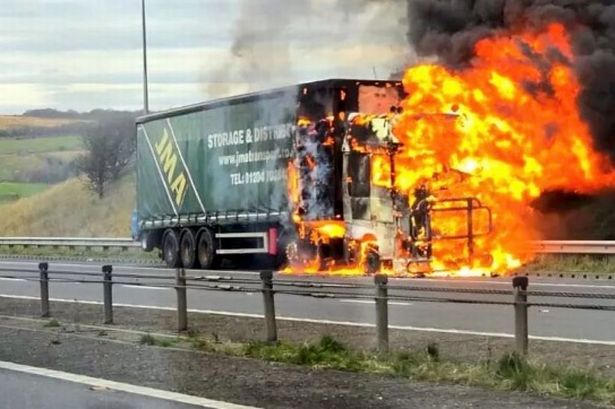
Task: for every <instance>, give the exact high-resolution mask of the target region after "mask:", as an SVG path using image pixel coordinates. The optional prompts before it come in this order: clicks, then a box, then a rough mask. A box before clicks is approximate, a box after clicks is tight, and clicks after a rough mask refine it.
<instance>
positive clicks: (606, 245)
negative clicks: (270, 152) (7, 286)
mask: <svg viewBox="0 0 615 409" xmlns="http://www.w3.org/2000/svg"><path fill="white" fill-rule="evenodd" d="M0 246H7V247H15V246H21V247H53V248H57V247H68V248H77V247H79V248H93V247H96V248H101V249H103V250H108V249H111V248H121V249H123V250H128V249H130V248H140V247H141V243H139V242H136V241H134V240H133V239H131V238H129V237H125V238H114V237H110V238H104V237H103V238H98V237H0ZM528 250H530V251H532V252H533V253H541V254H597V255H608V254H615V241H614V240H539V241H531V242H529V243H528Z"/></svg>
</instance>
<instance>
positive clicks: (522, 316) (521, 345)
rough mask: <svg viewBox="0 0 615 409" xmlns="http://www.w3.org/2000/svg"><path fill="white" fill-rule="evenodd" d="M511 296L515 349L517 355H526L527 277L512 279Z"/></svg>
mask: <svg viewBox="0 0 615 409" xmlns="http://www.w3.org/2000/svg"><path fill="white" fill-rule="evenodd" d="M512 284H513V296H514V303H515V349H516V351H517V353H518V354H519V355H522V356H525V355H527V349H528V327H527V287H528V284H529V279H528V278H527V277H514V278H513V280H512Z"/></svg>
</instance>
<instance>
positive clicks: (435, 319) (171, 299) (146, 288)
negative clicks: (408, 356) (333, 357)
mask: <svg viewBox="0 0 615 409" xmlns="http://www.w3.org/2000/svg"><path fill="white" fill-rule="evenodd" d="M24 268H25V269H31V270H32V273H30V274H29V275H28V274H25V273H23V272H17V270H21V269H24ZM54 269H55V270H62V271H75V272H86V273H91V274H94V275H92V276H90V277H86V278H87V279H92V280H99V279H100V275H98V274H97V273H100V265H93V264H87V263H83V264H76V263H71V264H63V263H51V264H50V277H56V278H62V277H64V278H71V279H74V278H75V276H68V275H59V274H54V272H53V271H54ZM37 271H38V270H37V263H32V262H29V263H28V262H13V261H11V262H0V275H11V274H12V275H14V276H15V277H18V278H17V279H7V278H0V295H4V296H27V297H38V296H39V285H38V283H37V282H32V281H25V280H24V279H23V278H22V277H24V278H25V277H32V278H36V277H37V273H36V272H37ZM124 273H126V274H135V275H137V274H138V275H147V276H148V278H121V280H122V281H123V282H124V284H117V285H115V286H114V289H113V301H114V304H122V305H138V306H148V307H159V308H173V307H174V306H175V305H176V298H175V292H174V290H173V289H172V288H156V287H155V286H153V285H152V284H161V285H172V283H173V281H172V280H167V279H168V278H170V277H173V275H174V271H171V270H168V269H160V268H146V267H134V266H114V274H124ZM210 274H214V273H213V272H203V271H199V270H195V271H188V272H187V275H188V276H203V275H210ZM215 274H219V275H223V276H232V277H234V278H236V279H241V278H249V279H255V278H258V275H257V274H256V273H249V272H243V273H241V272H215ZM82 278H83V277H82ZM283 278H284V279H294V280H295V281H298V282H301V283H303V284H308V283H313V284H316V285H318V284H321V283H322V281H323V279H322V278H319V277H301V278H299V277H297V278H293V277H289V276H284V277H283ZM116 279H118V280H119V279H120V278H116ZM328 280H329V281H330V280H331V278H329V279H328ZM334 280H335V281H338V282H344V283H360V284H372V283H373V279H372V278H369V277H359V278H356V277H354V278H335V279H334ZM203 284H207V283H203ZM210 284H211V283H210ZM238 285H241V284H238ZM246 285H247V286H248V287H249V286H250V285H248V284H246ZM251 285H252V286H255V285H256V284H251ZM389 285H391V286H400V287H408V286H421V287H437V288H448V289H461V288H481V289H487V290H488V289H497V290H502V289H503V290H510V289H511V288H512V285H511V280H510V278H500V279H490V278H469V279H391V280H390V282H389ZM295 288H296V289H302V290H304V291H305V290H306V288H297V287H295ZM530 290H536V291H538V290H540V291H558V292H583V293H594V294H615V283H614V282H612V281H609V280H570V279H568V280H566V279H547V278H532V279H531V280H530ZM310 291H319V292H326V291H330V290H328V289H322V288H320V289H319V288H314V287H311V290H310ZM343 291H346V292H350V291H352V290H343ZM102 293H103V292H102V284H99V283H96V284H90V283H81V284H77V283H67V282H51V283H50V296H51V297H52V298H56V299H64V300H80V301H93V302H100V301H102ZM395 293H396V291H395V290H391V291H390V294H395ZM366 294H373V293H372V292H371V291H367V293H366ZM412 295H416V296H422V297H429V296H434V293H432V292H425V291H416V292H413V293H412ZM437 295H438V296H439V297H442V296H444V297H447V298H453V297H454V298H458V299H459V298H462V299H467V300H479V299H480V300H485V301H512V296H508V295H506V296H502V295H495V294H486V295H470V294H448V293H447V294H441V293H439V294H437ZM529 302H541V303H545V302H546V303H566V304H569V303H577V304H599V305H611V306H615V300H603V299H576V298H553V297H538V296H535V297H530V299H529ZM188 308H190V309H192V310H201V311H208V312H209V311H216V312H223V313H234V314H257V315H260V314H262V311H263V305H262V297H261V295H260V294H258V293H245V292H228V291H227V292H224V291H201V290H188ZM374 310H375V309H374V301H373V300H372V299H369V297H366V298H361V299H354V298H352V297H351V296H350V295H349V296H348V297H345V296H343V295H342V296H339V297H337V298H313V297H299V296H294V295H286V294H277V295H276V313H277V314H278V316H279V317H280V316H281V317H284V318H291V319H299V320H301V319H308V320H317V321H335V322H343V323H348V324H356V325H370V324H373V323H374V322H375V318H374V315H375V311H374ZM513 317H514V315H513V307H512V306H509V305H484V304H458V303H434V302H424V301H392V302H390V303H389V323H390V325H392V326H395V327H398V328H402V329H410V330H421V331H435V332H438V331H442V332H461V333H479V334H485V335H494V336H510V335H511V334H512V333H513V331H514V322H513ZM529 328H530V336H533V337H535V338H548V339H552V338H555V339H559V338H561V339H564V340H571V341H577V342H589V343H592V342H595V343H603V344H607V345H613V346H615V312H613V311H594V310H578V309H562V308H553V307H532V308H530V309H529Z"/></svg>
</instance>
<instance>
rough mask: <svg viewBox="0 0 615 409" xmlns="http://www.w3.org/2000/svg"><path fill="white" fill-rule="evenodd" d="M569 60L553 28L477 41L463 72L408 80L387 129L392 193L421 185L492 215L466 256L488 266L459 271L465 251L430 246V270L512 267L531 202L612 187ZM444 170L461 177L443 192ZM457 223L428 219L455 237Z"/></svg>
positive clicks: (434, 68) (530, 232)
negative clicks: (488, 230) (392, 144)
mask: <svg viewBox="0 0 615 409" xmlns="http://www.w3.org/2000/svg"><path fill="white" fill-rule="evenodd" d="M572 58H573V54H572V51H571V47H570V44H569V41H568V38H567V36H566V33H565V31H564V27H563V26H562V25H559V24H552V25H550V26H548V27H547V28H546V30H544V31H542V32H537V33H521V34H514V35H512V34H510V33H509V34H503V35H500V36H495V37H491V38H487V39H483V40H481V41H479V42H478V43H477V44H476V47H475V58H474V60H473V61H472V63H471V66H470V67H468V68H466V69H464V70H460V71H454V70H451V69H447V68H445V67H443V66H440V65H434V64H427V65H419V66H415V67H412V68H410V69H408V70H407V71H406V73H405V75H404V79H403V84H404V87H405V90H406V91H407V93H408V95H409V96H408V97H407V98H406V100H404V101H403V108H404V113H403V114H402V116H401V118H399V121H398V122H397V125H396V127H395V129H394V133H395V135H396V137H397V138H398V139H399V140H400V141H401V142H402V143H403V145H404V149H403V150H402V152H401V153H400V154H399V155H398V157H397V159H396V173H397V185H398V186H397V187H398V188H400V189H402V190H408V189H411V188H412V187H413V186H416V185H417V184H419V183H421V182H425V181H429V182H428V184H429V185H430V187H431V190H432V192H433V193H434V194H435V195H436V196H437V197H438V198H446V197H462V196H474V197H477V198H478V199H479V200H481V202H483V204H485V205H487V206H489V207H490V208H491V209H492V210H493V223H494V227H495V232H494V234H492V235H490V236H488V237H483V238H480V239H477V241H476V242H475V249H474V250H475V254H480V255H486V256H488V257H483V258H482V262H481V261H480V260H477V261H475V262H474V263H473V264H472V265H458V264H456V262H455V260H454V258H455V255H459V254H465V255H466V256H467V249H465V248H464V246H463V243H459V242H455V241H442V242H438V243H436V244H434V249H433V256H434V262H433V263H432V268H434V269H436V270H437V269H438V268H441V269H451V268H453V269H460V270H461V269H463V270H464V272H465V273H468V269H469V270H472V269H477V271H481V268H482V269H485V268H486V269H490V270H492V271H499V272H503V271H507V270H509V269H511V268H515V267H518V266H519V265H520V264H521V262H522V261H524V260H526V259H527V258H528V257H529V256H528V255H527V253H526V249H525V243H527V241H528V240H531V239H536V238H537V233H536V228H535V225H536V224H535V223H536V221H535V220H533V218H534V216H535V215H534V214H533V212H532V211H531V209H530V207H529V203H530V201H531V200H532V199H534V198H536V197H538V196H539V195H540V194H541V192H544V191H547V190H552V189H566V190H574V191H579V192H589V191H592V190H596V189H599V188H602V187H605V186H613V185H614V184H615V173H614V172H613V169H612V167H611V165H610V164H609V162H608V160H607V159H606V158H605V157H604V156H603V155H601V154H599V153H597V152H596V151H594V149H593V147H592V140H591V135H590V133H589V130H588V127H587V125H586V124H585V123H584V122H583V121H582V119H581V117H580V115H579V112H578V108H577V102H576V101H577V96H578V93H579V89H580V87H579V83H578V81H577V79H576V77H575V74H574V72H573V70H572V68H571V66H570V65H571V64H570V61H571V60H572ZM424 113H444V114H453V115H454V116H452V117H451V118H452V119H446V117H435V118H434V117H427V116H424V117H422V116H421V115H422V114H424ZM452 170H456V171H459V172H462V173H465V174H468V175H469V176H468V177H465V178H464V177H461V178H460V179H461V180H457V181H456V182H453V183H451V182H450V178H449V176H447V174H450V173H451V171H452ZM453 220H454V218H453ZM459 223H465V220H464V221H463V222H461V221H459V222H458V225H455V223H452V226H451V225H450V224H451V220H446V221H444V220H434V230H438V229H444V230H448V229H450V228H452V229H454V230H457V231H463V230H464V229H465V228H466V227H465V226H460V225H459Z"/></svg>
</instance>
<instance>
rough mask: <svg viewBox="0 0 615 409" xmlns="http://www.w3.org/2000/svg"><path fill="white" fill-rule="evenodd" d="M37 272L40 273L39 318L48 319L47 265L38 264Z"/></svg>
mask: <svg viewBox="0 0 615 409" xmlns="http://www.w3.org/2000/svg"><path fill="white" fill-rule="evenodd" d="M38 270H39V272H40V283H41V317H45V318H46V317H49V316H50V313H49V274H48V273H47V271H48V270H49V264H47V263H39V265H38Z"/></svg>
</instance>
